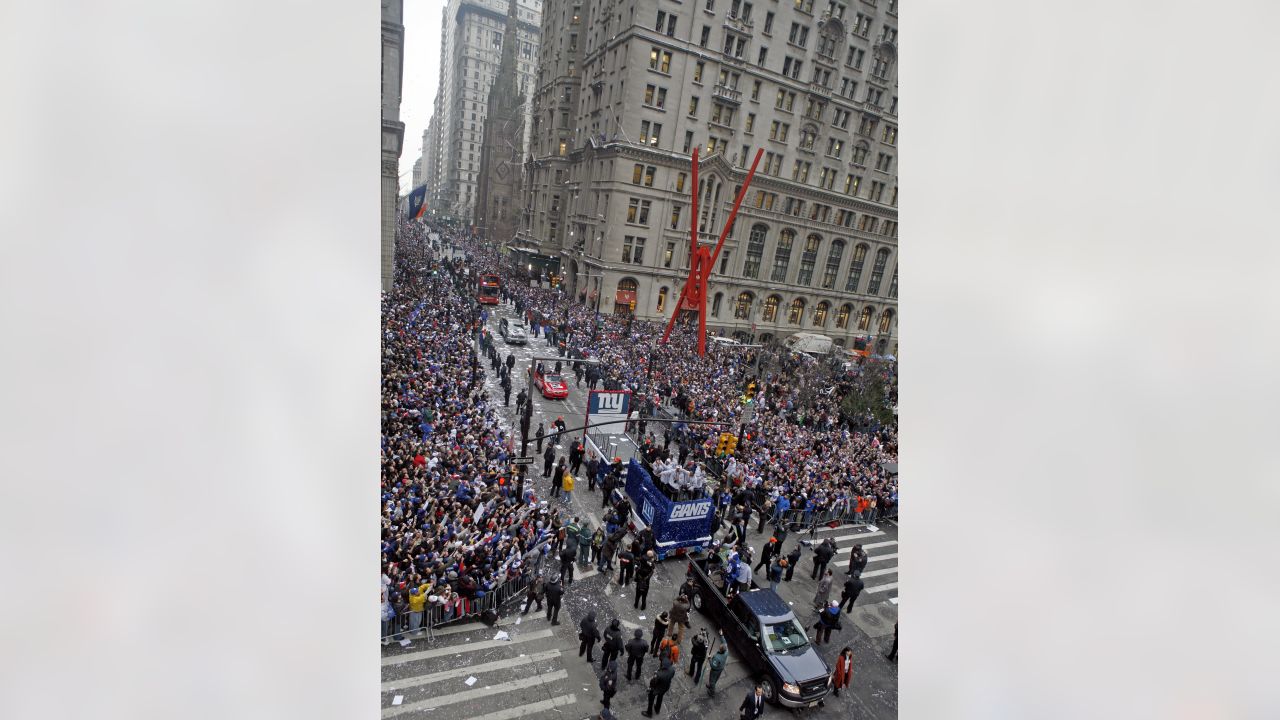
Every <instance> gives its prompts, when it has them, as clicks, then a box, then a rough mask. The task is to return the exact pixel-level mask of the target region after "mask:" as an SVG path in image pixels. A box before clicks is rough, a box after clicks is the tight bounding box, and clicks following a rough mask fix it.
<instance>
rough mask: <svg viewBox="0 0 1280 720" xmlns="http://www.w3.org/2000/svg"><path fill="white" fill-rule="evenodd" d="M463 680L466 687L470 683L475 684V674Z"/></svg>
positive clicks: (470, 684) (469, 685)
mask: <svg viewBox="0 0 1280 720" xmlns="http://www.w3.org/2000/svg"><path fill="white" fill-rule="evenodd" d="M463 682H465V683H466V684H467V687H471V686H472V685H475V684H476V678H475V676H474V675H472V676H471V677H469V678H467V679H466V680H464V681H463Z"/></svg>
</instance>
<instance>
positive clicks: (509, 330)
mask: <svg viewBox="0 0 1280 720" xmlns="http://www.w3.org/2000/svg"><path fill="white" fill-rule="evenodd" d="M498 334H499V335H501V336H502V339H503V340H506V341H507V344H508V345H524V344H526V343H528V342H529V333H528V331H527V330H525V327H524V323H523V322H520V321H519V320H509V319H507V318H502V319H501V320H499V321H498Z"/></svg>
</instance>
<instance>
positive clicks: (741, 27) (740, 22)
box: [724, 15, 755, 35]
mask: <svg viewBox="0 0 1280 720" xmlns="http://www.w3.org/2000/svg"><path fill="white" fill-rule="evenodd" d="M724 26H725V27H727V28H729V29H730V30H736V31H738V32H740V33H742V34H744V35H750V34H751V29H752V28H754V27H755V23H754V22H752V21H751V19H750V18H743V17H740V16H737V15H729V16H727V17H725V19H724Z"/></svg>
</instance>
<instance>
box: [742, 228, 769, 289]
mask: <svg viewBox="0 0 1280 720" xmlns="http://www.w3.org/2000/svg"><path fill="white" fill-rule="evenodd" d="M768 235H769V228H768V227H766V226H764V225H759V224H757V225H752V226H751V235H750V236H749V237H748V238H747V261H746V264H745V265H743V266H742V276H743V277H747V278H751V279H752V280H754V279H756V278H758V277H760V259H761V258H763V257H764V241H765V238H766V237H768Z"/></svg>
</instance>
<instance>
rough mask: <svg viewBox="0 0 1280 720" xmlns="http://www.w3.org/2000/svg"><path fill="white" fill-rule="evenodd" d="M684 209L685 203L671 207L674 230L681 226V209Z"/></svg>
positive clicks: (672, 227)
mask: <svg viewBox="0 0 1280 720" xmlns="http://www.w3.org/2000/svg"><path fill="white" fill-rule="evenodd" d="M683 209H684V206H683V205H673V206H672V207H671V229H672V230H677V229H679V228H680V211H681V210H683Z"/></svg>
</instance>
